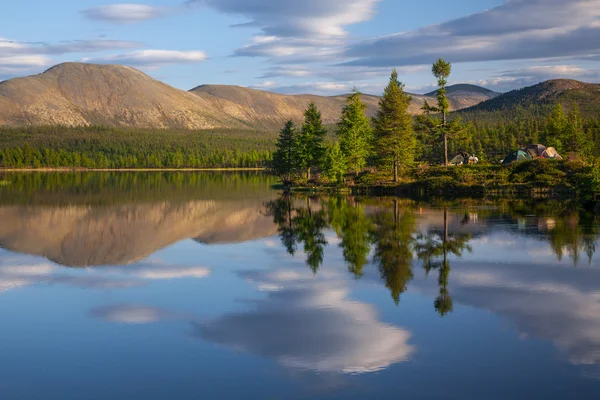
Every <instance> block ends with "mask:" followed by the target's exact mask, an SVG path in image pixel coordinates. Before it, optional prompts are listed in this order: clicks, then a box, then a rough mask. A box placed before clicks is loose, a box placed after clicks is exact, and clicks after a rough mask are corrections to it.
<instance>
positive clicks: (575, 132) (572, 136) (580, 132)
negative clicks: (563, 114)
mask: <svg viewBox="0 0 600 400" xmlns="http://www.w3.org/2000/svg"><path fill="white" fill-rule="evenodd" d="M568 119H569V132H568V135H567V137H566V138H565V142H566V146H565V150H567V151H573V152H576V153H578V154H580V155H582V156H584V157H585V156H589V155H590V154H591V153H592V148H593V145H592V139H591V137H590V135H589V133H588V132H587V131H586V130H585V127H584V123H583V119H582V118H581V113H580V111H579V106H578V105H577V103H574V104H573V106H572V107H571V111H569V115H568Z"/></svg>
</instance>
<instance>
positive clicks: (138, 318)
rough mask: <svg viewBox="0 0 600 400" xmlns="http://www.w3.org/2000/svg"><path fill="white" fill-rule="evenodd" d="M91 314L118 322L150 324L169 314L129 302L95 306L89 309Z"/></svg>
mask: <svg viewBox="0 0 600 400" xmlns="http://www.w3.org/2000/svg"><path fill="white" fill-rule="evenodd" d="M91 315H92V316H94V317H96V318H102V319H104V320H106V321H110V322H116V323H120V324H150V323H154V322H158V321H160V320H161V319H165V318H167V317H168V316H169V314H168V313H167V312H165V311H162V310H159V309H157V308H153V307H145V306H139V305H131V304H124V305H116V306H110V307H102V308H97V309H94V310H92V311H91Z"/></svg>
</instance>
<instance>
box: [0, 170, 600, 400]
mask: <svg viewBox="0 0 600 400" xmlns="http://www.w3.org/2000/svg"><path fill="white" fill-rule="evenodd" d="M0 183H1V184H0V248H1V249H0V321H1V327H2V328H1V340H0V354H1V356H0V398H2V399H3V400H4V399H7V400H30V399H32V400H33V399H36V400H37V399H46V400H48V399H57V400H58V399H60V400H70V399H73V400H80V399H86V400H94V399H97V400H104V399H110V400H117V399H145V400H149V399H166V398H168V399H217V398H219V399H241V398H243V399H368V398H377V399H397V398H405V399H417V398H420V399H446V398H450V399H455V398H460V399H509V398H510V399H532V398H544V399H567V398H568V399H573V398H577V399H597V398H598V397H599V396H600V256H599V255H598V254H597V253H596V247H597V246H598V244H599V243H600V220H599V219H598V218H597V217H594V216H591V215H587V214H585V213H580V212H577V211H576V210H575V209H574V208H573V207H572V206H571V205H570V204H567V203H562V202H555V201H544V202H534V201H532V200H530V201H527V200H516V199H512V200H510V201H508V200H460V199H456V200H451V201H440V200H437V201H429V202H423V201H412V200H408V199H397V198H391V197H388V198H368V197H356V198H352V197H339V196H317V195H310V196H309V195H308V194H298V195H294V196H283V195H282V194H281V193H279V192H278V191H276V190H274V189H272V185H273V184H274V183H275V181H274V179H273V178H270V177H267V176H264V175H261V174H259V173H208V172H207V173H124V172H123V173H36V174H34V173H23V174H2V175H0Z"/></svg>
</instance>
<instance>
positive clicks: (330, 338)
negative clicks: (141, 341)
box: [196, 270, 414, 373]
mask: <svg viewBox="0 0 600 400" xmlns="http://www.w3.org/2000/svg"><path fill="white" fill-rule="evenodd" d="M242 276H243V277H244V278H245V279H247V280H250V281H251V282H253V284H255V285H256V286H257V287H261V288H263V290H266V289H268V292H267V297H266V298H264V299H261V300H258V301H256V302H255V303H254V307H253V309H252V310H251V311H247V312H236V313H232V314H227V315H225V316H223V317H220V318H217V319H215V320H210V321H206V322H203V323H196V328H197V334H198V335H199V336H200V337H201V338H203V339H205V340H210V341H212V342H216V343H219V344H222V345H226V346H227V347H230V348H234V349H239V350H243V351H246V352H249V353H253V354H258V355H261V356H263V357H267V358H273V359H276V360H278V361H279V362H280V363H281V364H283V365H285V366H287V367H293V368H299V369H307V370H314V371H321V372H343V373H364V372H374V371H378V370H381V369H383V368H386V367H387V366H389V365H390V364H393V363H397V362H400V361H406V360H408V358H409V357H410V355H411V354H412V353H413V351H414V347H413V346H412V345H410V344H409V339H410V337H411V335H410V333H409V332H408V331H407V330H406V329H403V328H399V327H395V326H392V325H389V324H385V323H382V322H380V321H379V320H378V316H377V312H376V310H375V308H374V307H373V306H371V305H367V304H364V303H361V302H358V301H352V300H350V299H349V298H348V295H349V290H348V288H347V287H346V286H345V285H344V284H343V283H342V282H343V281H341V280H340V279H339V278H338V277H336V276H335V275H330V276H329V277H327V278H319V279H318V281H316V282H315V281H314V279H313V278H312V276H310V275H308V274H303V273H299V272H296V271H294V270H279V271H276V272H265V271H254V272H250V273H245V274H242Z"/></svg>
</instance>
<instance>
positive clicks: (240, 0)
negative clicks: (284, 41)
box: [188, 0, 380, 37]
mask: <svg viewBox="0 0 600 400" xmlns="http://www.w3.org/2000/svg"><path fill="white" fill-rule="evenodd" d="M379 1H380V0H345V1H339V0H304V1H301V2H298V1H273V0H191V1H188V3H189V4H200V5H206V6H209V7H212V8H214V9H216V10H218V11H221V12H223V13H227V14H233V15H242V16H244V17H247V18H249V19H250V22H249V24H250V25H251V26H256V27H260V28H261V29H262V30H263V32H264V33H265V34H266V35H268V36H277V37H335V36H345V35H346V34H347V32H346V31H345V29H344V27H345V26H348V25H351V24H355V23H358V22H362V21H367V20H369V19H371V18H372V17H373V14H374V9H375V5H376V3H378V2H379ZM245 25H248V24H245Z"/></svg>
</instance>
